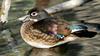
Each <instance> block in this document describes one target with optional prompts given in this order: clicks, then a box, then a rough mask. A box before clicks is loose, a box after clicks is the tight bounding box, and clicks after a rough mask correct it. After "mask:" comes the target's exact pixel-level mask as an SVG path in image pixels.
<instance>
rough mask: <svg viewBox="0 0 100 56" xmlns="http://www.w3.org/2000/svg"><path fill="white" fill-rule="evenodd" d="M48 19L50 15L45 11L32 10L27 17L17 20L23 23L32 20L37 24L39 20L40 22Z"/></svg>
mask: <svg viewBox="0 0 100 56" xmlns="http://www.w3.org/2000/svg"><path fill="white" fill-rule="evenodd" d="M48 17H50V15H49V14H48V13H47V12H46V11H45V10H42V9H41V10H40V9H38V8H32V9H30V10H29V11H28V13H27V15H25V16H23V17H21V18H19V19H18V20H20V21H23V22H25V21H29V20H33V21H35V22H37V21H39V20H42V19H45V18H48Z"/></svg>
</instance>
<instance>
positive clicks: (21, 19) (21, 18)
mask: <svg viewBox="0 0 100 56" xmlns="http://www.w3.org/2000/svg"><path fill="white" fill-rule="evenodd" d="M18 20H19V21H22V22H25V21H28V20H31V21H34V22H37V21H38V20H37V19H31V18H30V15H25V16H22V17H20V18H18Z"/></svg>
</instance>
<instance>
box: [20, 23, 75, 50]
mask: <svg viewBox="0 0 100 56" xmlns="http://www.w3.org/2000/svg"><path fill="white" fill-rule="evenodd" d="M34 23H35V22H34V21H27V22H25V23H23V24H22V26H21V36H22V38H23V40H24V41H25V42H26V43H28V44H29V45H31V46H34V47H37V48H50V47H54V46H57V45H60V44H63V43H66V42H69V41H72V40H74V39H76V38H75V37H73V36H71V35H70V37H68V36H67V37H65V38H64V39H63V40H59V39H57V38H55V36H54V35H48V34H46V33H43V32H41V31H40V30H38V29H35V28H34V26H33V24H34Z"/></svg>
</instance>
